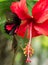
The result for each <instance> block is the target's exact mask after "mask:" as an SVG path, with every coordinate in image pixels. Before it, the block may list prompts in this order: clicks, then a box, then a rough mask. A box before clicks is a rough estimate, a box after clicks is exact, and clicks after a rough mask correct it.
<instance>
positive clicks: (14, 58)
mask: <svg viewBox="0 0 48 65" xmlns="http://www.w3.org/2000/svg"><path fill="white" fill-rule="evenodd" d="M15 56H16V53H14V56H13V60H12V65H14V62H15Z"/></svg>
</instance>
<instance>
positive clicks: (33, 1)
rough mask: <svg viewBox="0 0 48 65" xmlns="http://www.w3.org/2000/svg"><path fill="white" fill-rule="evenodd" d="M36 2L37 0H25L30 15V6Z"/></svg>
mask: <svg viewBox="0 0 48 65" xmlns="http://www.w3.org/2000/svg"><path fill="white" fill-rule="evenodd" d="M36 2H37V0H27V6H28V10H29V14H30V15H32V8H33V6H34V4H35V3H36Z"/></svg>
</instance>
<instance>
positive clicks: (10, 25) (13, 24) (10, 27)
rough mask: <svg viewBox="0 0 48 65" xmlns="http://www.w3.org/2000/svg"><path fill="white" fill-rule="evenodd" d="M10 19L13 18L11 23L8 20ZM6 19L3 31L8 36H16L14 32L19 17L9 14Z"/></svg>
mask: <svg viewBox="0 0 48 65" xmlns="http://www.w3.org/2000/svg"><path fill="white" fill-rule="evenodd" d="M8 15H9V14H8ZM10 17H11V18H12V17H13V19H12V20H11V21H10V20H9V19H8V18H10ZM8 18H7V19H8V21H7V22H6V23H5V31H6V32H7V33H8V34H10V35H13V34H16V33H15V30H16V29H17V27H19V25H20V23H21V19H19V17H18V16H17V15H15V14H13V13H11V16H10V15H9V17H8Z"/></svg>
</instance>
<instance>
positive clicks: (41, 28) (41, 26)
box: [34, 20, 48, 36]
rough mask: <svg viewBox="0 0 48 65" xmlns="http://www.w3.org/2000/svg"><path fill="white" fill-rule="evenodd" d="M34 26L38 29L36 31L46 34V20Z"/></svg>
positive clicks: (47, 28) (47, 33)
mask: <svg viewBox="0 0 48 65" xmlns="http://www.w3.org/2000/svg"><path fill="white" fill-rule="evenodd" d="M34 28H35V29H36V30H37V31H38V33H40V34H43V35H47V36H48V20H47V21H45V22H44V23H40V24H36V25H35V26H34Z"/></svg>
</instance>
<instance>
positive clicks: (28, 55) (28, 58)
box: [24, 25, 34, 63]
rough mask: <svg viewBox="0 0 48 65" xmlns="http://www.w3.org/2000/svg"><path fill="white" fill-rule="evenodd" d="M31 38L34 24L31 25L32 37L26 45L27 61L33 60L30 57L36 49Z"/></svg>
mask: <svg viewBox="0 0 48 65" xmlns="http://www.w3.org/2000/svg"><path fill="white" fill-rule="evenodd" d="M31 40H32V25H30V39H29V42H28V44H27V45H26V47H25V48H24V54H25V56H27V59H26V63H27V62H31V60H30V57H31V56H32V55H33V53H34V49H33V48H32V46H31Z"/></svg>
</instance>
